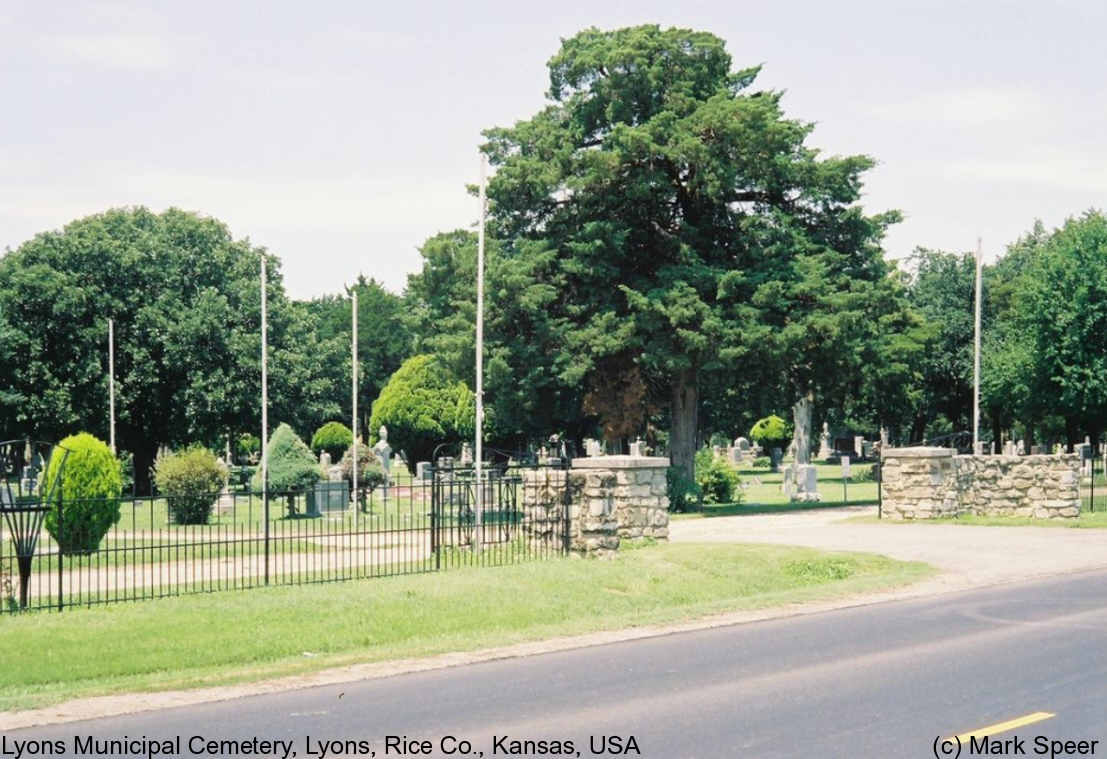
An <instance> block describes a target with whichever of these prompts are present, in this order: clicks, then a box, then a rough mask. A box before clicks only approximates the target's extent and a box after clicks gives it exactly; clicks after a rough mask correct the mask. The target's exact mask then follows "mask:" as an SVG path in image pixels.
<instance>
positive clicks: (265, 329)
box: [261, 253, 269, 585]
mask: <svg viewBox="0 0 1107 759" xmlns="http://www.w3.org/2000/svg"><path fill="white" fill-rule="evenodd" d="M267 281H268V278H267V277H266V274H265V254H264V253H262V255H261V502H262V504H263V505H264V509H265V584H266V585H268V584H269V366H268V361H269V356H268V347H267V345H266V343H267V342H268V337H269V317H268V313H267V312H266V300H267V296H266V292H265V291H266V284H267Z"/></svg>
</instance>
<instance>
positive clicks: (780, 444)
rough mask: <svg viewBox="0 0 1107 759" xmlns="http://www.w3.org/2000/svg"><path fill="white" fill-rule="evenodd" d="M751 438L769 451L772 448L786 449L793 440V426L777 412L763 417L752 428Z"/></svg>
mask: <svg viewBox="0 0 1107 759" xmlns="http://www.w3.org/2000/svg"><path fill="white" fill-rule="evenodd" d="M750 440H753V441H754V442H756V443H759V444H760V445H761V448H762V449H763V450H765V451H768V450H770V449H772V448H780V449H784V448H787V447H788V443H789V442H791V440H792V428H791V427H790V426H789V425H788V423H787V422H786V421H784V420H783V419H781V418H780V417H779V416H776V415H775V414H774V415H772V416H767V417H765V418H764V419H761V420H759V421H758V422H757V424H755V425H753V428H752V429H751V430H750Z"/></svg>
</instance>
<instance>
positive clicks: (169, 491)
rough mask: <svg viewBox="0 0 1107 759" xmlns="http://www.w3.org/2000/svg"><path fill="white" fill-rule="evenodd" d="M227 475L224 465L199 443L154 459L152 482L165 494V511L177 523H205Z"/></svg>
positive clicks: (225, 482)
mask: <svg viewBox="0 0 1107 759" xmlns="http://www.w3.org/2000/svg"><path fill="white" fill-rule="evenodd" d="M227 477H228V472H227V465H226V464H224V463H223V462H222V461H221V460H220V459H219V457H218V456H216V455H215V454H214V453H212V452H211V451H209V450H208V449H207V448H204V447H203V446H191V447H189V448H186V449H185V450H183V451H178V452H172V453H168V454H165V455H163V456H159V457H158V459H157V460H156V461H155V462H154V484H155V485H157V488H158V492H159V493H161V494H162V495H165V496H168V505H169V513H170V515H171V516H172V517H173V521H174V522H176V523H177V524H207V523H208V518H209V517H210V516H211V509H212V506H214V505H215V502H216V501H217V500H218V499H219V493H220V492H221V491H222V490H223V487H224V486H225V485H226V484H227Z"/></svg>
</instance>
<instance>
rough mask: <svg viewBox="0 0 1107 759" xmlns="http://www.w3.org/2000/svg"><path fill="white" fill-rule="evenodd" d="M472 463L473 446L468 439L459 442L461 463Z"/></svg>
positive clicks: (464, 464) (467, 464) (466, 464)
mask: <svg viewBox="0 0 1107 759" xmlns="http://www.w3.org/2000/svg"><path fill="white" fill-rule="evenodd" d="M472 463H473V447H472V446H471V445H469V443H468V441H466V442H464V443H462V444H461V465H462V466H470V465H471V464H472Z"/></svg>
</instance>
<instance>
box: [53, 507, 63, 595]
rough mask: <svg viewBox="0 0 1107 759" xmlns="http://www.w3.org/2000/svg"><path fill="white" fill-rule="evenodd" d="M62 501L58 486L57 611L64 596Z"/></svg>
mask: <svg viewBox="0 0 1107 759" xmlns="http://www.w3.org/2000/svg"><path fill="white" fill-rule="evenodd" d="M63 503H64V501H63V499H62V494H61V488H58V537H57V539H56V540H55V541H54V542H56V543H57V544H58V611H61V610H62V609H64V608H65V596H63V595H62V576H63V567H62V556H63V555H64V551H62V522H63V521H64V518H63V515H64V514H65V509H64V508H62V504H63Z"/></svg>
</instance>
